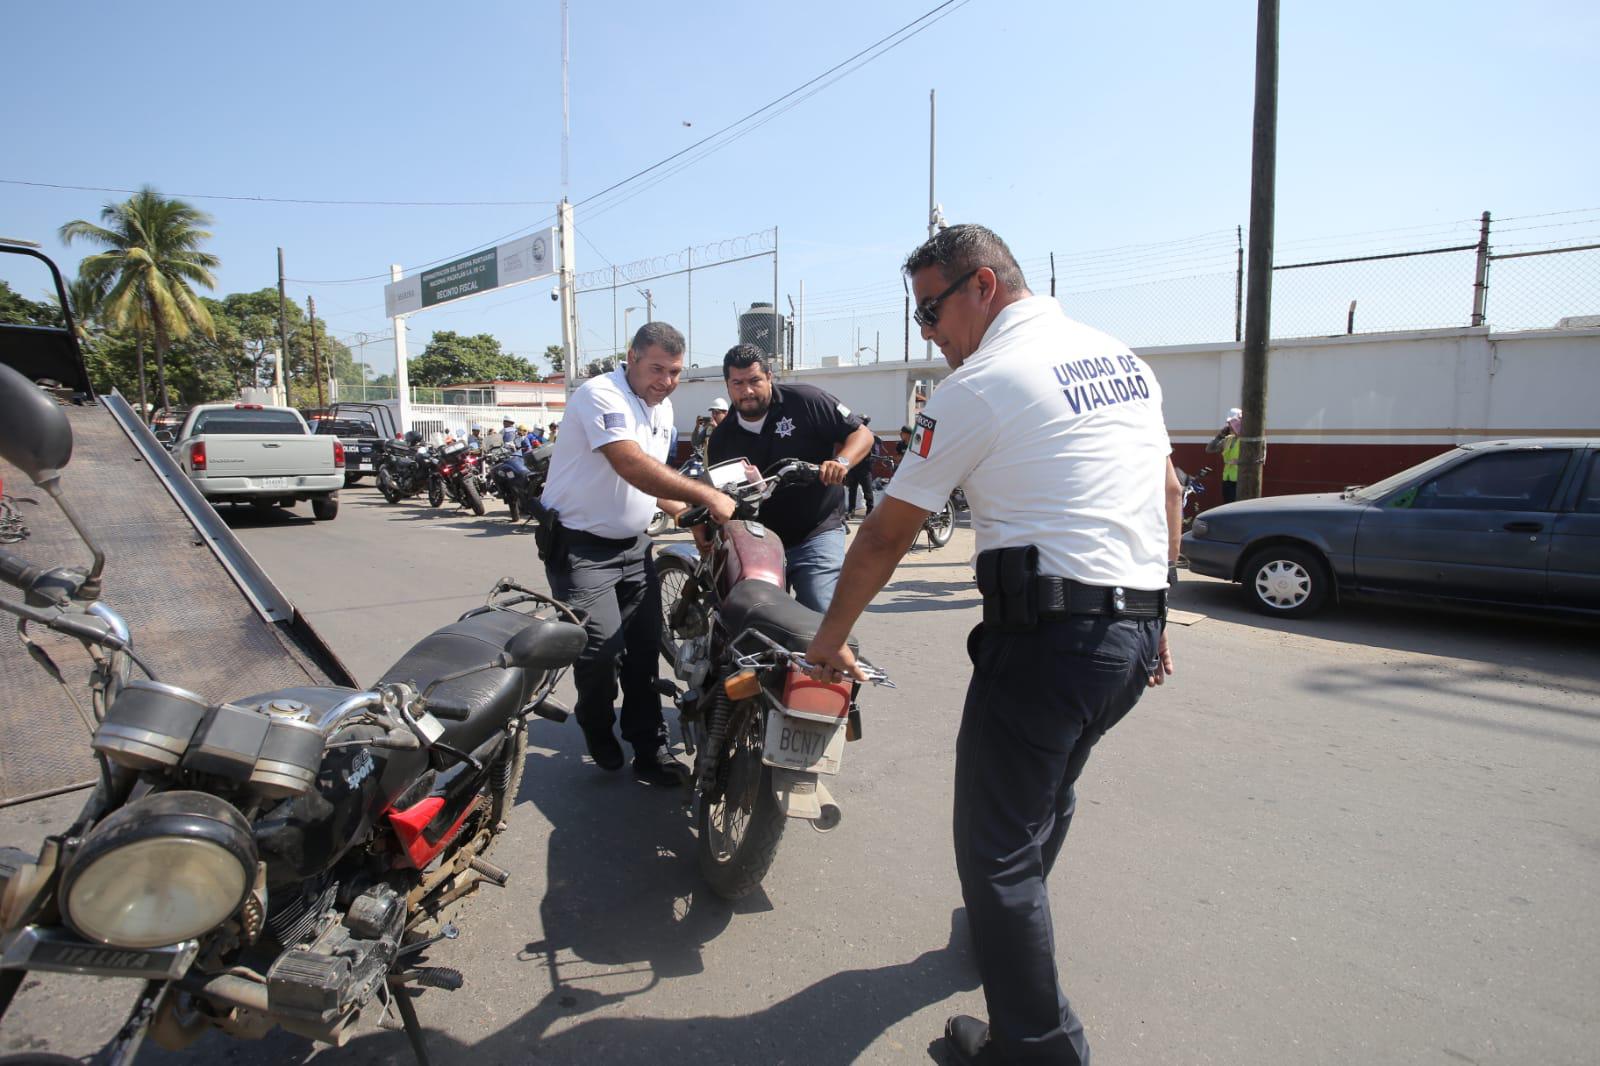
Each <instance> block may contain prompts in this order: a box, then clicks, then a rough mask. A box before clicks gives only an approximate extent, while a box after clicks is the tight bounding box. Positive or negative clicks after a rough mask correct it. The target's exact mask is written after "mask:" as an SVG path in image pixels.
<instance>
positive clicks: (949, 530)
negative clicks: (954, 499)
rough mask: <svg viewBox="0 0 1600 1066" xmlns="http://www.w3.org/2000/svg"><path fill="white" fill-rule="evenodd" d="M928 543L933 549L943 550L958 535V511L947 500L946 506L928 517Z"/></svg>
mask: <svg viewBox="0 0 1600 1066" xmlns="http://www.w3.org/2000/svg"><path fill="white" fill-rule="evenodd" d="M924 528H926V529H927V531H928V543H929V545H931V546H932V547H935V548H942V547H944V546H945V545H946V544H949V543H950V538H951V537H953V536H955V533H956V510H955V508H954V507H953V506H951V504H950V501H949V500H946V501H945V502H944V506H943V507H941V508H940V509H939V510H938V511H937V512H935V513H934V514H931V515H929V516H928V521H927V525H926V526H925V527H924Z"/></svg>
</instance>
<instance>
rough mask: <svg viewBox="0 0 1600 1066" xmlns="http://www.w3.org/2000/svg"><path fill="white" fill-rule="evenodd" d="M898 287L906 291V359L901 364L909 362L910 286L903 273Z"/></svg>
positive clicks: (902, 272)
mask: <svg viewBox="0 0 1600 1066" xmlns="http://www.w3.org/2000/svg"><path fill="white" fill-rule="evenodd" d="M900 286H901V288H903V289H905V290H906V353H905V354H906V357H905V359H903V360H901V361H902V362H906V363H909V362H911V284H910V283H909V282H907V281H906V275H905V272H904V271H901V273H900Z"/></svg>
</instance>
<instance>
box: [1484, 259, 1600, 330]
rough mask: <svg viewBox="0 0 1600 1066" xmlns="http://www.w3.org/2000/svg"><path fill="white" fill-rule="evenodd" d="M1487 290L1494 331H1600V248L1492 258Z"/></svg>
mask: <svg viewBox="0 0 1600 1066" xmlns="http://www.w3.org/2000/svg"><path fill="white" fill-rule="evenodd" d="M1488 286H1489V291H1488V295H1487V298H1486V301H1485V305H1486V317H1487V319H1488V322H1489V325H1490V326H1492V327H1493V328H1495V329H1498V330H1515V329H1551V328H1559V327H1569V328H1570V327H1579V326H1597V327H1600V244H1588V245H1578V246H1571V247H1565V248H1548V249H1543V250H1538V251H1531V252H1508V253H1504V254H1500V255H1491V256H1490V257H1489V277H1488Z"/></svg>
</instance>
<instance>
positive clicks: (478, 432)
mask: <svg viewBox="0 0 1600 1066" xmlns="http://www.w3.org/2000/svg"><path fill="white" fill-rule="evenodd" d="M467 447H469V448H471V449H472V450H473V451H475V452H481V451H483V427H482V426H479V425H474V426H473V427H472V432H470V433H468V434H467Z"/></svg>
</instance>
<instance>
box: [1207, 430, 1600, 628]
mask: <svg viewBox="0 0 1600 1066" xmlns="http://www.w3.org/2000/svg"><path fill="white" fill-rule="evenodd" d="M1183 554H1184V556H1185V557H1187V559H1188V561H1189V568H1190V569H1191V570H1193V571H1194V572H1195V573H1197V574H1204V575H1207V576H1209V577H1220V578H1225V579H1227V580H1229V581H1237V582H1239V583H1240V584H1242V585H1243V586H1244V590H1245V595H1246V596H1247V597H1248V598H1249V600H1250V603H1251V605H1252V606H1254V607H1255V608H1256V609H1257V610H1260V611H1262V612H1263V613H1266V614H1271V615H1280V616H1285V617H1297V616H1301V615H1308V614H1311V613H1313V612H1315V611H1316V610H1318V609H1319V608H1321V607H1322V606H1323V605H1324V604H1326V602H1327V601H1328V599H1329V597H1339V596H1342V595H1345V594H1347V593H1380V594H1393V595H1398V596H1404V597H1407V598H1413V599H1415V598H1427V599H1437V600H1458V601H1470V602H1476V603H1486V604H1506V605H1511V606H1515V607H1518V608H1535V609H1549V610H1555V611H1561V612H1574V613H1579V614H1589V615H1600V438H1574V439H1556V440H1499V441H1488V442H1485V443H1481V444H1467V445H1463V446H1462V447H1459V448H1456V449H1455V450H1453V451H1449V452H1445V453H1444V454H1442V455H1437V456H1434V457H1433V458H1432V459H1428V460H1426V461H1424V462H1422V463H1419V464H1417V465H1416V466H1413V467H1411V468H1410V469H1407V470H1402V471H1401V472H1400V473H1398V474H1395V475H1394V476H1393V477H1389V478H1385V479H1384V480H1382V481H1379V482H1377V483H1376V484H1373V485H1366V486H1361V487H1354V488H1348V489H1346V490H1345V491H1343V492H1338V493H1317V494H1314V495H1301V496H1272V497H1266V498H1263V499H1256V500H1241V501H1239V502H1238V503H1230V504H1224V505H1223V506H1221V507H1214V508H1212V509H1211V510H1209V511H1206V512H1205V513H1203V514H1201V515H1200V516H1199V517H1198V518H1196V519H1195V522H1194V526H1193V527H1192V528H1191V529H1190V531H1189V532H1188V533H1186V534H1185V535H1184V537H1183Z"/></svg>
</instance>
